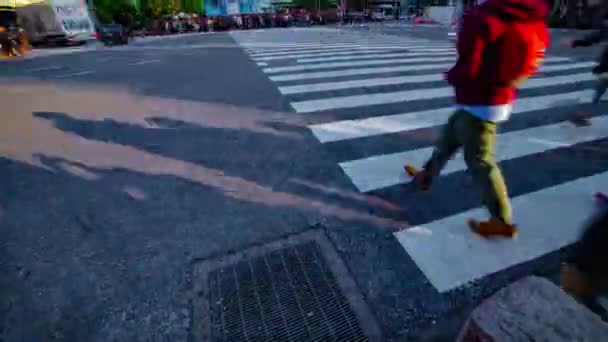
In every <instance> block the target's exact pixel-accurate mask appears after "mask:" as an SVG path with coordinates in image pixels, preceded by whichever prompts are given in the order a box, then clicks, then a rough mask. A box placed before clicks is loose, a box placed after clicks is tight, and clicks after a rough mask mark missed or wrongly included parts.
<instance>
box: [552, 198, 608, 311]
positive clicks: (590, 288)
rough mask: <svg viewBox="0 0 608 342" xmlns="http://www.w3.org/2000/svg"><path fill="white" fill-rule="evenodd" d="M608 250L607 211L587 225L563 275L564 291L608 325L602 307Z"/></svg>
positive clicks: (607, 291) (607, 282) (606, 291)
mask: <svg viewBox="0 0 608 342" xmlns="http://www.w3.org/2000/svg"><path fill="white" fill-rule="evenodd" d="M603 205H606V204H605V203H604V204H603ZM607 247H608V210H606V209H605V208H604V209H602V210H601V211H600V213H598V214H597V215H595V216H594V217H593V218H592V219H591V221H590V222H589V223H588V224H587V225H586V227H585V229H584V231H583V234H582V235H581V238H580V240H579V242H578V244H577V245H576V246H575V251H574V255H573V256H572V257H571V258H570V259H569V260H567V261H566V263H565V264H564V265H563V267H562V271H561V274H560V283H561V286H562V288H563V289H564V290H565V291H566V292H568V293H570V294H571V295H572V296H573V297H575V298H576V299H577V300H579V301H580V302H581V303H582V304H584V305H585V306H587V307H588V308H589V309H590V310H591V311H593V312H594V313H596V314H597V315H599V316H600V317H601V318H602V319H603V320H604V321H608V313H607V312H606V310H605V309H604V308H603V307H602V306H601V305H600V304H599V303H598V297H599V296H605V295H608V263H606V260H608V248H607Z"/></svg>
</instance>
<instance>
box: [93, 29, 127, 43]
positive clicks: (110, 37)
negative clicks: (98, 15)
mask: <svg viewBox="0 0 608 342" xmlns="http://www.w3.org/2000/svg"><path fill="white" fill-rule="evenodd" d="M97 39H98V40H99V41H100V42H102V43H103V44H104V45H126V44H129V33H128V32H127V31H126V30H125V29H124V28H123V26H122V25H120V24H107V25H100V26H99V28H98V29H97Z"/></svg>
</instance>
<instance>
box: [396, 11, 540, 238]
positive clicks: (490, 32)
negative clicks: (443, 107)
mask: <svg viewBox="0 0 608 342" xmlns="http://www.w3.org/2000/svg"><path fill="white" fill-rule="evenodd" d="M547 13H548V4H547V3H546V2H545V1H544V0H488V1H485V2H482V3H481V4H479V5H478V6H476V7H474V8H473V9H472V10H471V11H470V12H469V13H467V14H466V15H464V16H463V20H462V25H461V26H460V29H459V32H458V33H457V43H456V45H457V47H456V48H457V52H458V60H457V62H456V64H455V65H454V66H453V67H452V68H451V69H450V70H449V71H448V72H447V73H445V78H446V80H447V81H448V83H449V84H450V85H452V86H453V87H454V90H455V100H456V108H455V112H454V113H453V114H452V115H451V116H450V118H449V119H448V122H447V124H446V125H445V126H444V128H443V132H442V134H441V136H440V138H439V141H438V142H437V144H436V146H435V149H434V151H433V153H432V155H431V157H430V159H429V160H428V161H427V162H426V164H425V165H424V167H423V169H422V170H417V169H416V167H415V166H413V165H410V164H407V163H406V165H405V171H406V173H407V174H408V175H409V176H411V177H413V183H414V185H415V186H416V187H417V189H419V190H427V189H428V188H429V187H430V186H431V183H432V180H433V178H434V177H436V176H438V175H439V173H440V172H441V170H442V169H443V167H444V166H445V164H446V163H447V162H448V160H449V159H451V158H452V157H453V156H454V155H455V153H456V152H457V151H458V150H459V149H460V148H462V149H463V152H464V159H465V162H466V164H467V168H468V171H469V172H470V174H471V176H472V177H473V179H474V181H475V182H476V183H477V184H478V185H479V186H480V187H481V192H482V198H483V204H484V205H485V206H486V207H487V209H488V211H489V212H490V216H491V218H490V219H489V220H487V221H477V220H474V219H470V220H469V222H468V223H469V227H470V228H471V229H472V230H473V231H474V232H476V233H478V234H480V235H482V236H484V237H489V236H505V237H515V235H516V234H517V228H516V226H515V225H514V224H513V222H512V217H511V205H510V201H509V196H508V194H507V188H506V186H505V182H504V179H503V176H502V174H501V171H500V169H499V168H498V165H497V163H496V156H495V145H496V129H497V124H498V123H500V122H504V121H506V120H508V119H509V117H510V115H511V105H512V103H513V101H514V100H515V97H516V92H517V88H518V87H520V86H521V85H522V84H523V83H524V82H525V81H526V80H527V79H528V78H529V77H530V76H531V75H533V74H534V73H535V72H536V70H537V69H538V67H539V66H540V63H541V61H542V59H543V58H544V55H545V50H546V49H547V47H548V46H549V42H550V38H549V31H548V29H547V26H546V24H545V19H546V17H547Z"/></svg>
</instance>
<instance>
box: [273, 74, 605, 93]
mask: <svg viewBox="0 0 608 342" xmlns="http://www.w3.org/2000/svg"><path fill="white" fill-rule="evenodd" d="M594 79H596V77H594V76H593V75H592V74H590V73H580V74H574V75H564V76H556V77H555V78H554V80H555V81H556V82H557V83H556V85H557V84H568V83H575V82H585V81H591V80H594ZM442 80H443V75H441V74H427V75H414V76H396V77H380V78H368V79H361V80H353V81H340V82H326V83H313V84H302V85H294V86H284V87H278V89H279V92H280V93H281V94H283V95H293V94H302V93H311V92H322V91H331V90H343V89H351V88H367V87H377V86H385V85H397V84H411V83H424V82H438V81H442Z"/></svg>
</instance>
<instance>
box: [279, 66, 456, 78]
mask: <svg viewBox="0 0 608 342" xmlns="http://www.w3.org/2000/svg"><path fill="white" fill-rule="evenodd" d="M452 65H454V63H443V64H430V65H405V66H390V67H377V68H352V69H344V70H335V71H320V72H306V73H300V74H287V75H275V76H270V77H269V78H270V80H271V81H274V82H285V81H299V80H312V79H316V78H330V77H344V76H359V75H373V74H384V73H393V72H402V71H418V70H434V69H447V68H449V67H451V66H452Z"/></svg>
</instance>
